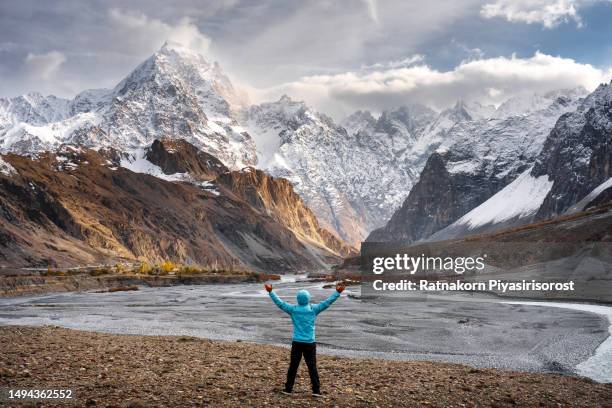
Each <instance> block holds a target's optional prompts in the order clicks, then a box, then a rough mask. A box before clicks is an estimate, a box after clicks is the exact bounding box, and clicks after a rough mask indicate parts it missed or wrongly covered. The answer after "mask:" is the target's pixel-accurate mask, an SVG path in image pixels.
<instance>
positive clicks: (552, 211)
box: [431, 85, 612, 240]
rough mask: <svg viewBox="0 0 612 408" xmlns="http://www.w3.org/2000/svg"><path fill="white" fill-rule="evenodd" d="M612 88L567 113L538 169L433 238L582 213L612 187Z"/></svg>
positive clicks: (539, 159)
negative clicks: (611, 167)
mask: <svg viewBox="0 0 612 408" xmlns="http://www.w3.org/2000/svg"><path fill="white" fill-rule="evenodd" d="M611 145H612V85H601V86H599V88H597V89H596V90H595V91H594V92H593V93H591V94H590V95H588V96H587V97H586V98H584V100H582V101H581V103H579V104H578V106H577V107H576V109H575V110H574V111H571V112H568V113H566V114H564V115H562V116H561V117H560V118H559V120H558V121H557V122H556V124H555V126H554V127H553V129H552V130H551V132H550V133H549V135H548V137H547V138H546V141H545V142H544V143H543V148H542V150H541V152H540V153H539V155H538V156H537V158H536V160H535V163H534V166H533V167H530V168H529V169H527V170H526V171H525V172H523V173H522V174H521V175H520V176H519V177H517V178H516V180H514V181H513V182H512V183H510V184H509V185H507V186H506V187H505V188H503V189H502V190H501V191H499V192H498V193H496V194H495V195H493V196H492V197H491V198H489V199H488V200H486V201H485V202H483V203H482V204H480V205H479V206H478V207H476V208H474V209H473V210H471V211H470V212H468V213H467V214H465V215H464V216H462V217H461V218H459V219H458V220H457V221H455V222H454V223H453V224H452V225H449V226H448V227H446V228H444V229H443V230H441V231H439V232H437V233H436V234H434V235H433V236H432V237H431V239H432V240H437V239H448V238H454V237H458V236H461V235H466V234H474V233H481V232H488V231H491V230H494V229H499V228H502V227H506V226H516V225H521V224H526V223H529V222H531V221H534V220H538V219H546V218H550V217H554V216H558V215H563V214H572V213H576V212H578V211H582V210H584V209H586V208H588V207H589V206H591V205H592V204H593V203H597V199H598V197H600V196H601V195H602V194H609V193H610V189H611V188H612V179H611V178H610V177H611V176H612V172H611V170H610V164H611V162H612V149H611V148H610V146H611Z"/></svg>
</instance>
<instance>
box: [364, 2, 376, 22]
mask: <svg viewBox="0 0 612 408" xmlns="http://www.w3.org/2000/svg"><path fill="white" fill-rule="evenodd" d="M364 2H365V4H366V7H367V8H368V13H369V14H370V18H371V19H372V21H373V22H375V23H378V22H379V20H378V2H377V0H364Z"/></svg>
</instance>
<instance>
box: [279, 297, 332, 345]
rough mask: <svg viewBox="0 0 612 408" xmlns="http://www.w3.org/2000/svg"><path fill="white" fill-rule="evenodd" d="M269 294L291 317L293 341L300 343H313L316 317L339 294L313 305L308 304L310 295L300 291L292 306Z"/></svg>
mask: <svg viewBox="0 0 612 408" xmlns="http://www.w3.org/2000/svg"><path fill="white" fill-rule="evenodd" d="M269 293H270V297H271V298H272V301H274V303H275V304H276V306H278V307H279V308H280V309H281V310H282V311H283V312H285V313H287V314H288V315H289V316H291V321H292V322H293V341H299V342H301V343H314V342H315V320H316V319H317V315H318V314H319V313H321V312H322V311H324V310H325V309H327V308H328V307H329V306H330V305H331V304H332V303H334V302H335V301H336V299H338V298H339V297H340V293H339V292H337V291H334V294H333V295H331V296H330V297H328V298H327V299H325V300H324V301H323V302H321V303H315V304H314V305H313V304H311V303H310V293H309V292H308V291H307V290H300V291H299V292H298V293H297V296H296V297H297V302H298V304H297V305H292V304H289V303H286V302H283V301H282V300H280V298H279V297H278V296H277V295H276V293H274V291H271V292H269Z"/></svg>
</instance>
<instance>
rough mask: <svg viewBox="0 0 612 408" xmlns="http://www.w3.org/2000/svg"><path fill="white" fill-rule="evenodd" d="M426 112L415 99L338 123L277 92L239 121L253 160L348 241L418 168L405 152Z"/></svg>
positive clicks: (383, 210)
mask: <svg viewBox="0 0 612 408" xmlns="http://www.w3.org/2000/svg"><path fill="white" fill-rule="evenodd" d="M434 118H435V112H433V111H432V110H430V109H428V108H425V107H421V106H415V107H404V108H400V109H398V110H396V111H393V112H385V113H384V114H383V115H382V116H381V117H380V118H379V119H378V120H377V119H374V118H373V116H372V115H371V114H370V113H369V112H357V113H355V114H354V115H352V116H351V117H349V118H347V120H346V121H345V122H344V123H345V126H346V128H345V127H342V126H339V125H338V124H336V123H335V122H334V121H333V120H332V119H331V118H329V117H327V116H325V115H324V114H321V113H318V112H316V111H314V110H313V109H311V108H309V107H308V106H306V104H304V103H303V102H296V101H292V100H291V99H290V98H288V97H287V96H283V97H282V98H280V100H278V101H277V102H273V103H264V104H261V105H256V106H252V107H251V108H250V109H249V110H248V111H247V112H245V114H244V125H245V127H246V128H247V130H248V132H249V134H251V135H252V136H253V138H254V139H255V142H256V144H257V146H258V153H259V154H260V159H261V163H260V165H261V167H262V168H265V169H266V170H267V171H269V172H270V173H271V174H273V175H275V176H280V177H285V178H287V179H289V180H290V181H291V182H292V183H293V185H294V186H295V189H296V191H297V192H298V193H299V194H300V195H301V196H302V197H303V198H304V200H305V201H306V203H307V204H308V205H309V207H310V208H312V210H313V211H314V212H315V213H316V214H317V216H318V217H319V218H320V220H321V221H322V223H323V225H324V226H325V227H327V228H330V229H332V230H335V231H336V232H337V233H338V234H339V235H340V237H342V238H343V239H345V240H346V241H348V242H350V243H355V244H356V243H358V242H360V241H361V240H363V238H364V237H365V236H366V235H367V233H368V232H369V231H370V230H371V229H373V228H375V227H377V226H380V225H382V223H383V222H384V221H385V220H386V219H387V218H388V217H389V216H390V215H391V214H392V213H393V211H394V210H395V209H396V208H397V207H398V206H399V205H400V204H401V202H402V200H403V198H404V197H405V195H406V194H407V192H408V191H409V189H410V187H411V180H412V179H413V178H414V177H415V175H416V174H418V171H415V168H414V167H413V165H412V164H411V163H410V162H409V160H407V154H406V152H407V151H408V150H409V148H410V146H411V144H413V143H414V141H415V140H416V138H417V137H418V135H419V134H420V133H421V132H422V131H423V129H424V128H425V127H426V125H427V124H428V123H429V122H430V121H431V120H433V119H434ZM347 129H349V131H347Z"/></svg>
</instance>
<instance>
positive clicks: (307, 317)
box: [265, 283, 344, 397]
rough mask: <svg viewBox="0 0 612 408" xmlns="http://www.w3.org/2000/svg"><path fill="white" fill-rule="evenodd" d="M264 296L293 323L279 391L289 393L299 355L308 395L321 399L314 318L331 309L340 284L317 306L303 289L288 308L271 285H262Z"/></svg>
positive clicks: (298, 364) (340, 288)
mask: <svg viewBox="0 0 612 408" xmlns="http://www.w3.org/2000/svg"><path fill="white" fill-rule="evenodd" d="M265 288H266V290H267V291H268V294H269V295H270V297H271V298H272V301H273V302H274V303H275V304H276V306H278V307H279V308H280V309H281V310H282V311H283V312H285V313H287V314H288V315H289V316H291V321H292V322H293V341H292V343H291V361H290V363H289V370H287V382H286V383H285V388H284V390H283V391H282V392H283V393H284V394H291V393H292V392H293V384H294V383H295V376H296V374H297V370H298V367H299V366H300V361H301V360H302V355H303V356H304V360H306V365H307V366H308V374H309V375H310V383H311V385H312V395H313V396H314V397H321V396H322V394H321V384H320V382H319V373H318V372H317V343H316V340H315V321H316V319H317V315H318V314H319V313H321V312H322V311H324V310H325V309H327V308H328V307H329V306H331V304H332V303H334V302H335V301H336V300H337V299H338V298H339V297H340V294H341V293H342V291H343V290H344V285H343V284H341V283H339V284H337V285H336V291H335V292H334V294H333V295H331V296H330V297H328V298H327V299H325V300H324V301H323V302H321V303H315V304H312V303H310V293H309V292H308V291H307V290H300V291H298V293H297V296H296V298H297V305H292V304H289V303H287V302H283V301H282V300H281V299H280V298H279V297H278V295H277V294H276V293H275V292H274V291H273V290H272V285H270V284H266V285H265Z"/></svg>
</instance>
